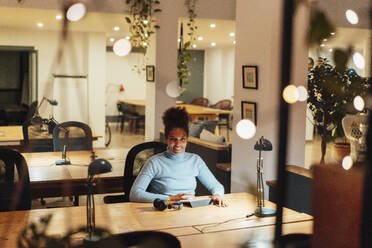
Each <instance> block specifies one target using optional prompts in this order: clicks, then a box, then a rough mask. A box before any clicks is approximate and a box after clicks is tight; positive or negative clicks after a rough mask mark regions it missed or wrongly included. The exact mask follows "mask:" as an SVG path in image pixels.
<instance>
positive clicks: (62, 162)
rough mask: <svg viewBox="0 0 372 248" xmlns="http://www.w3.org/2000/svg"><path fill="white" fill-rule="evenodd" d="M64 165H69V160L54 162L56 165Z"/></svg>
mask: <svg viewBox="0 0 372 248" xmlns="http://www.w3.org/2000/svg"><path fill="white" fill-rule="evenodd" d="M66 164H71V162H70V160H67V159H58V160H56V165H66Z"/></svg>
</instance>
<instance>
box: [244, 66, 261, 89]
mask: <svg viewBox="0 0 372 248" xmlns="http://www.w3.org/2000/svg"><path fill="white" fill-rule="evenodd" d="M242 72H243V88H246V89H258V70H257V66H256V65H243V67H242Z"/></svg>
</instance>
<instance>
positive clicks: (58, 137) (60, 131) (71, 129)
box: [53, 121, 93, 152]
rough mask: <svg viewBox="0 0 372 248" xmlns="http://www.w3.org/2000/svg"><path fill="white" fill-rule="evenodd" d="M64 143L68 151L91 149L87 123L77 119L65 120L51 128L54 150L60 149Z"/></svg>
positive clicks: (89, 130) (91, 142) (91, 138)
mask: <svg viewBox="0 0 372 248" xmlns="http://www.w3.org/2000/svg"><path fill="white" fill-rule="evenodd" d="M66 131H68V134H66ZM67 136H68V137H67ZM66 139H67V140H66ZM64 145H66V146H67V150H69V151H79V150H92V147H93V137H92V130H91V129H90V127H89V126H88V125H87V124H85V123H82V122H78V121H67V122H63V123H61V124H59V125H57V126H56V127H55V128H54V129H53V147H54V151H55V152H57V151H62V150H63V146H64Z"/></svg>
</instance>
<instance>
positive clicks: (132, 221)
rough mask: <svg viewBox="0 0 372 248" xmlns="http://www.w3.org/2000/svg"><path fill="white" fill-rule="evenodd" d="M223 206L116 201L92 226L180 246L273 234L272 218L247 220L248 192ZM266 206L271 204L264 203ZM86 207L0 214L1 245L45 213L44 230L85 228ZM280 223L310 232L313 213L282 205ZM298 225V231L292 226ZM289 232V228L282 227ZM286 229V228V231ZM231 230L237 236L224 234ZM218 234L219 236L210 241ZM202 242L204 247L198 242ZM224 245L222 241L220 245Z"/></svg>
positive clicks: (251, 200)
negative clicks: (157, 235) (149, 233)
mask: <svg viewBox="0 0 372 248" xmlns="http://www.w3.org/2000/svg"><path fill="white" fill-rule="evenodd" d="M225 199H226V200H227V201H228V203H229V207H227V208H219V207H216V206H212V205H210V206H205V207H199V208H188V207H184V208H183V209H182V210H181V211H177V210H166V211H162V212H161V211H154V209H153V207H152V204H151V203H119V204H108V205H99V206H96V226H97V227H104V228H107V229H108V230H110V231H111V232H112V233H123V232H128V231H134V230H159V231H164V232H168V233H171V234H173V235H175V236H177V237H178V238H179V239H180V240H181V243H182V247H193V248H195V247H214V246H209V244H213V243H215V244H218V247H232V246H230V245H227V244H235V245H238V244H241V242H243V238H247V236H245V234H247V233H254V231H255V230H258V231H259V232H260V233H264V234H271V237H272V234H273V225H274V224H275V217H267V218H258V217H255V216H252V217H249V218H246V217H245V216H246V215H247V214H249V213H253V211H254V209H255V208H256V207H255V206H256V201H255V197H254V196H253V195H250V194H248V193H234V194H227V195H226V196H225ZM266 205H267V207H271V208H274V207H275V205H274V204H273V203H270V202H267V203H266ZM85 211H86V210H85V207H84V206H81V207H69V208H54V209H38V210H30V211H13V212H4V213H0V243H1V244H4V247H16V239H17V236H18V234H19V233H20V231H21V230H22V229H23V228H24V227H25V226H26V225H27V224H29V223H31V222H35V221H37V220H39V218H40V217H42V216H45V215H47V214H53V218H52V220H51V223H50V226H49V228H48V234H53V235H63V234H65V233H66V232H67V230H69V229H71V228H77V227H79V226H85V223H86V214H85ZM283 220H284V221H283V222H284V223H293V225H292V224H291V225H290V226H291V227H293V228H292V230H291V231H293V232H298V231H303V230H305V231H306V232H311V230H312V228H311V225H312V221H311V220H312V216H310V215H307V214H301V213H298V212H295V211H292V210H289V209H284V218H283ZM297 226H299V228H300V229H297V228H296V227H297ZM284 230H287V228H284ZM285 232H288V230H287V231H285ZM230 234H233V235H234V236H235V238H234V237H233V236H232V237H228V235H230ZM212 238H213V239H214V238H216V239H217V240H212ZM201 244H205V245H201ZM224 244H225V245H224Z"/></svg>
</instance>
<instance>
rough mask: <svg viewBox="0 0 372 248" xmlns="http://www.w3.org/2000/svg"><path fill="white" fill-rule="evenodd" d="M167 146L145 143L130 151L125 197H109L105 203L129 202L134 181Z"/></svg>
mask: <svg viewBox="0 0 372 248" xmlns="http://www.w3.org/2000/svg"><path fill="white" fill-rule="evenodd" d="M166 149H167V145H166V144H164V143H161V142H155V141H151V142H145V143H141V144H138V145H136V146H134V147H132V149H130V150H129V152H128V154H127V158H126V159H125V167H124V177H123V190H124V195H109V196H105V197H104V198H103V201H104V202H105V203H118V202H129V193H130V189H131V188H132V185H133V183H134V180H136V177H137V175H138V173H139V172H140V170H141V169H142V166H143V165H144V164H145V162H146V161H147V159H149V158H150V157H151V156H153V155H154V154H157V153H161V152H164V151H165V150H166Z"/></svg>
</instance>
